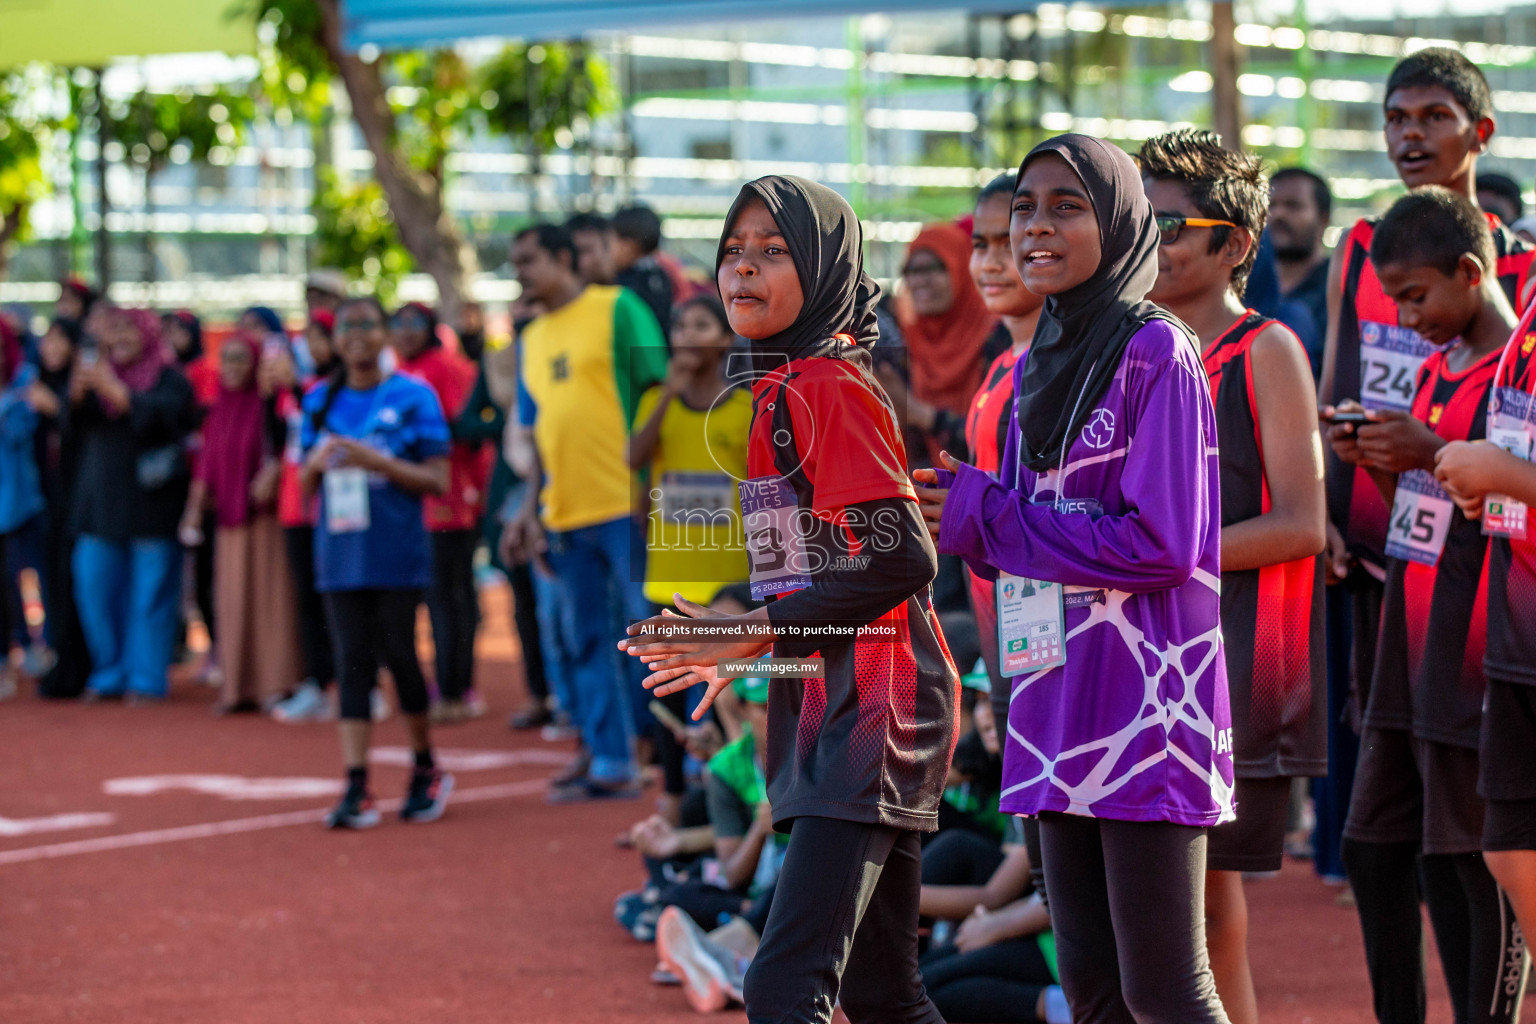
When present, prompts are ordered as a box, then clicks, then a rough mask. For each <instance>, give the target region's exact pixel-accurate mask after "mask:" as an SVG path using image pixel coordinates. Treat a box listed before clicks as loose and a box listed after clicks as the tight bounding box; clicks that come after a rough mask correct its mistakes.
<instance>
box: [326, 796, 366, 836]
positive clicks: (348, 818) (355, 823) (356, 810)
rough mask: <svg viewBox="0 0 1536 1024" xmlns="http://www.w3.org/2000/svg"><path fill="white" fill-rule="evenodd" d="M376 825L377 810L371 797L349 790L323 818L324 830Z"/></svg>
mask: <svg viewBox="0 0 1536 1024" xmlns="http://www.w3.org/2000/svg"><path fill="white" fill-rule="evenodd" d="M378 823H379V809H378V808H377V807H375V806H373V797H371V796H369V795H368V794H367V792H354V791H352V790H350V789H349V790H347V792H345V793H343V794H342V795H341V800H340V801H339V802H338V803H337V804H336V806H335V807H332V808H331V813H329V814H327V815H326V816H325V827H326V828H355V829H356V828H373V827H374V826H375V825H377V824H378Z"/></svg>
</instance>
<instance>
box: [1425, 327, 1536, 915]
mask: <svg viewBox="0 0 1536 1024" xmlns="http://www.w3.org/2000/svg"><path fill="white" fill-rule="evenodd" d="M1533 319H1536V305H1533V306H1531V307H1530V308H1529V309H1527V310H1526V312H1525V315H1524V316H1523V317H1522V318H1521V321H1520V325H1519V326H1518V327H1517V328H1516V329H1515V333H1514V334H1513V335H1511V336H1510V339H1509V343H1508V344H1507V345H1506V346H1505V348H1504V352H1503V354H1502V355H1501V356H1500V358H1499V364H1498V368H1497V370H1496V371H1495V374H1494V379H1493V386H1492V390H1491V393H1490V394H1489V397H1488V421H1487V428H1486V438H1487V439H1486V440H1466V441H1453V442H1451V443H1450V444H1447V445H1446V446H1445V447H1444V448H1441V449H1440V450H1439V451H1438V452H1437V453H1436V454H1435V479H1436V480H1438V481H1439V483H1440V485H1441V486H1442V487H1444V488H1445V490H1446V492H1447V493H1448V494H1449V495H1450V496H1451V498H1452V499H1454V500H1455V502H1456V504H1457V505H1458V506H1459V507H1460V509H1461V511H1462V513H1464V514H1465V515H1466V517H1467V518H1468V519H1471V520H1482V521H1483V533H1484V534H1485V535H1487V536H1488V537H1489V549H1488V564H1487V570H1486V572H1485V574H1484V575H1485V578H1486V579H1487V581H1488V589H1487V646H1486V649H1485V652H1484V656H1483V667H1484V670H1485V672H1486V675H1487V681H1486V687H1487V688H1486V692H1485V695H1484V704H1483V720H1482V733H1481V735H1480V737H1479V744H1478V759H1479V770H1480V772H1481V775H1480V778H1479V780H1478V783H1479V784H1478V793H1479V794H1480V795H1481V796H1482V797H1483V798H1484V800H1485V805H1484V814H1483V842H1482V847H1483V858H1484V859H1485V860H1486V861H1487V863H1488V868H1489V870H1490V871H1492V872H1493V877H1494V878H1496V879H1497V880H1498V882H1499V885H1500V886H1501V887H1502V888H1503V889H1504V891H1505V893H1506V894H1508V896H1509V900H1510V902H1511V903H1512V904H1514V908H1515V914H1516V915H1517V917H1518V918H1519V921H1520V927H1521V929H1522V930H1523V931H1524V933H1525V934H1526V935H1527V936H1529V935H1536V531H1533V528H1532V524H1531V523H1530V521H1529V509H1530V507H1531V506H1532V505H1536V465H1533V464H1532V462H1531V459H1532V455H1533V443H1536V331H1533V329H1532V320H1533Z"/></svg>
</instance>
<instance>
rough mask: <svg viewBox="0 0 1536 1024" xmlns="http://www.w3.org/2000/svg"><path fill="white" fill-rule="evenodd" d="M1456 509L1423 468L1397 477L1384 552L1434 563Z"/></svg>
mask: <svg viewBox="0 0 1536 1024" xmlns="http://www.w3.org/2000/svg"><path fill="white" fill-rule="evenodd" d="M1455 510H1456V506H1455V504H1454V503H1453V502H1452V501H1451V497H1450V495H1448V494H1446V493H1445V491H1444V490H1442V489H1441V487H1440V485H1439V484H1437V483H1435V478H1434V477H1433V476H1430V475H1429V474H1428V473H1426V472H1424V470H1422V469H1414V470H1409V471H1408V472H1407V473H1404V474H1403V475H1402V476H1400V477H1398V478H1397V495H1396V497H1395V498H1393V500H1392V525H1391V527H1390V528H1389V529H1388V530H1387V554H1388V555H1389V556H1390V557H1392V558H1404V559H1407V560H1408V561H1411V562H1419V563H1420V564H1422V565H1434V564H1435V563H1436V562H1438V561H1440V553H1441V552H1442V551H1444V550H1445V539H1446V537H1448V536H1449V535H1450V532H1451V515H1452V513H1454V512H1455Z"/></svg>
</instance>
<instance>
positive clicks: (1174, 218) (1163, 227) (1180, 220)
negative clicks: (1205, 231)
mask: <svg viewBox="0 0 1536 1024" xmlns="http://www.w3.org/2000/svg"><path fill="white" fill-rule="evenodd" d="M1235 227H1237V225H1236V224H1234V223H1232V222H1231V221H1229V220H1212V219H1211V218H1209V217H1186V216H1184V215H1183V214H1182V213H1160V214H1158V215H1157V233H1158V240H1159V242H1160V243H1161V244H1163V245H1172V244H1173V243H1174V242H1177V241H1178V240H1179V232H1181V231H1183V230H1184V229H1185V228H1235Z"/></svg>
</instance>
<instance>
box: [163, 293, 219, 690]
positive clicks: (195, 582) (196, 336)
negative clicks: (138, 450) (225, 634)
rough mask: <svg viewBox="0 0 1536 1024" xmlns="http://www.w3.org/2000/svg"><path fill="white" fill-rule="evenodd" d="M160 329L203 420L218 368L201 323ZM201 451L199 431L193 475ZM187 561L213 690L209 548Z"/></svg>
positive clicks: (208, 528) (166, 321)
mask: <svg viewBox="0 0 1536 1024" xmlns="http://www.w3.org/2000/svg"><path fill="white" fill-rule="evenodd" d="M160 325H161V329H162V330H163V332H164V336H165V344H166V346H167V347H168V348H169V349H170V350H171V354H172V355H173V356H174V357H175V359H176V367H177V369H179V370H181V372H182V373H184V374H186V377H187V382H188V383H189V384H191V385H192V393H193V394H194V395H196V396H197V406H198V409H199V410H200V411H201V413H202V415H203V416H206V415H207V414H208V410H209V409H210V408H212V406H213V403H214V402H215V401H216V400H217V399H218V397H219V364H218V360H217V359H215V358H214V357H213V356H212V355H210V354H209V353H208V351H207V349H206V348H205V347H204V345H203V322H202V320H201V319H199V318H198V316H197V314H196V313H194V312H192V311H191V310H190V309H178V310H176V311H175V312H174V313H166V314H164V315H163V316H161V318H160ZM202 451H203V438H202V431H201V430H199V431H197V432H196V433H195V434H193V436H192V439H191V444H190V445H189V448H188V455H189V456H190V458H191V460H192V471H193V474H194V475H195V474H196V472H197V467H198V464H199V460H200V459H201V458H202ZM199 529H200V530H201V531H202V532H203V533H204V534H205V535H207V536H210V537H211V536H213V533H214V531H215V530H217V529H218V521H217V519H216V518H215V517H214V514H213V512H212V511H211V510H210V511H209V512H208V514H207V515H206V516H205V517H204V519H203V522H202V524H201V525H200V526H199ZM187 558H188V559H189V560H190V561H191V562H192V575H191V581H192V601H193V603H194V604H195V605H196V606H197V614H198V617H199V618H201V619H202V620H203V628H204V629H205V630H206V631H207V633H208V643H209V645H210V646H209V651H208V657H207V659H206V661H204V663H203V666H202V669H201V670H200V672H199V674H198V681H199V682H203V683H208V684H211V685H214V686H217V685H218V684H219V678H218V676H219V666H218V644H217V642H216V637H215V630H214V625H215V620H216V619H217V614H216V609H215V608H214V600H213V548H212V546H211V545H206V544H205V545H202V546H201V547H197V548H194V549H192V550H191V551H189V552H187ZM186 628H187V624H186V623H185V622H183V623H182V624H181V626H180V636H179V641H180V643H181V644H185V642H186Z"/></svg>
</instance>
